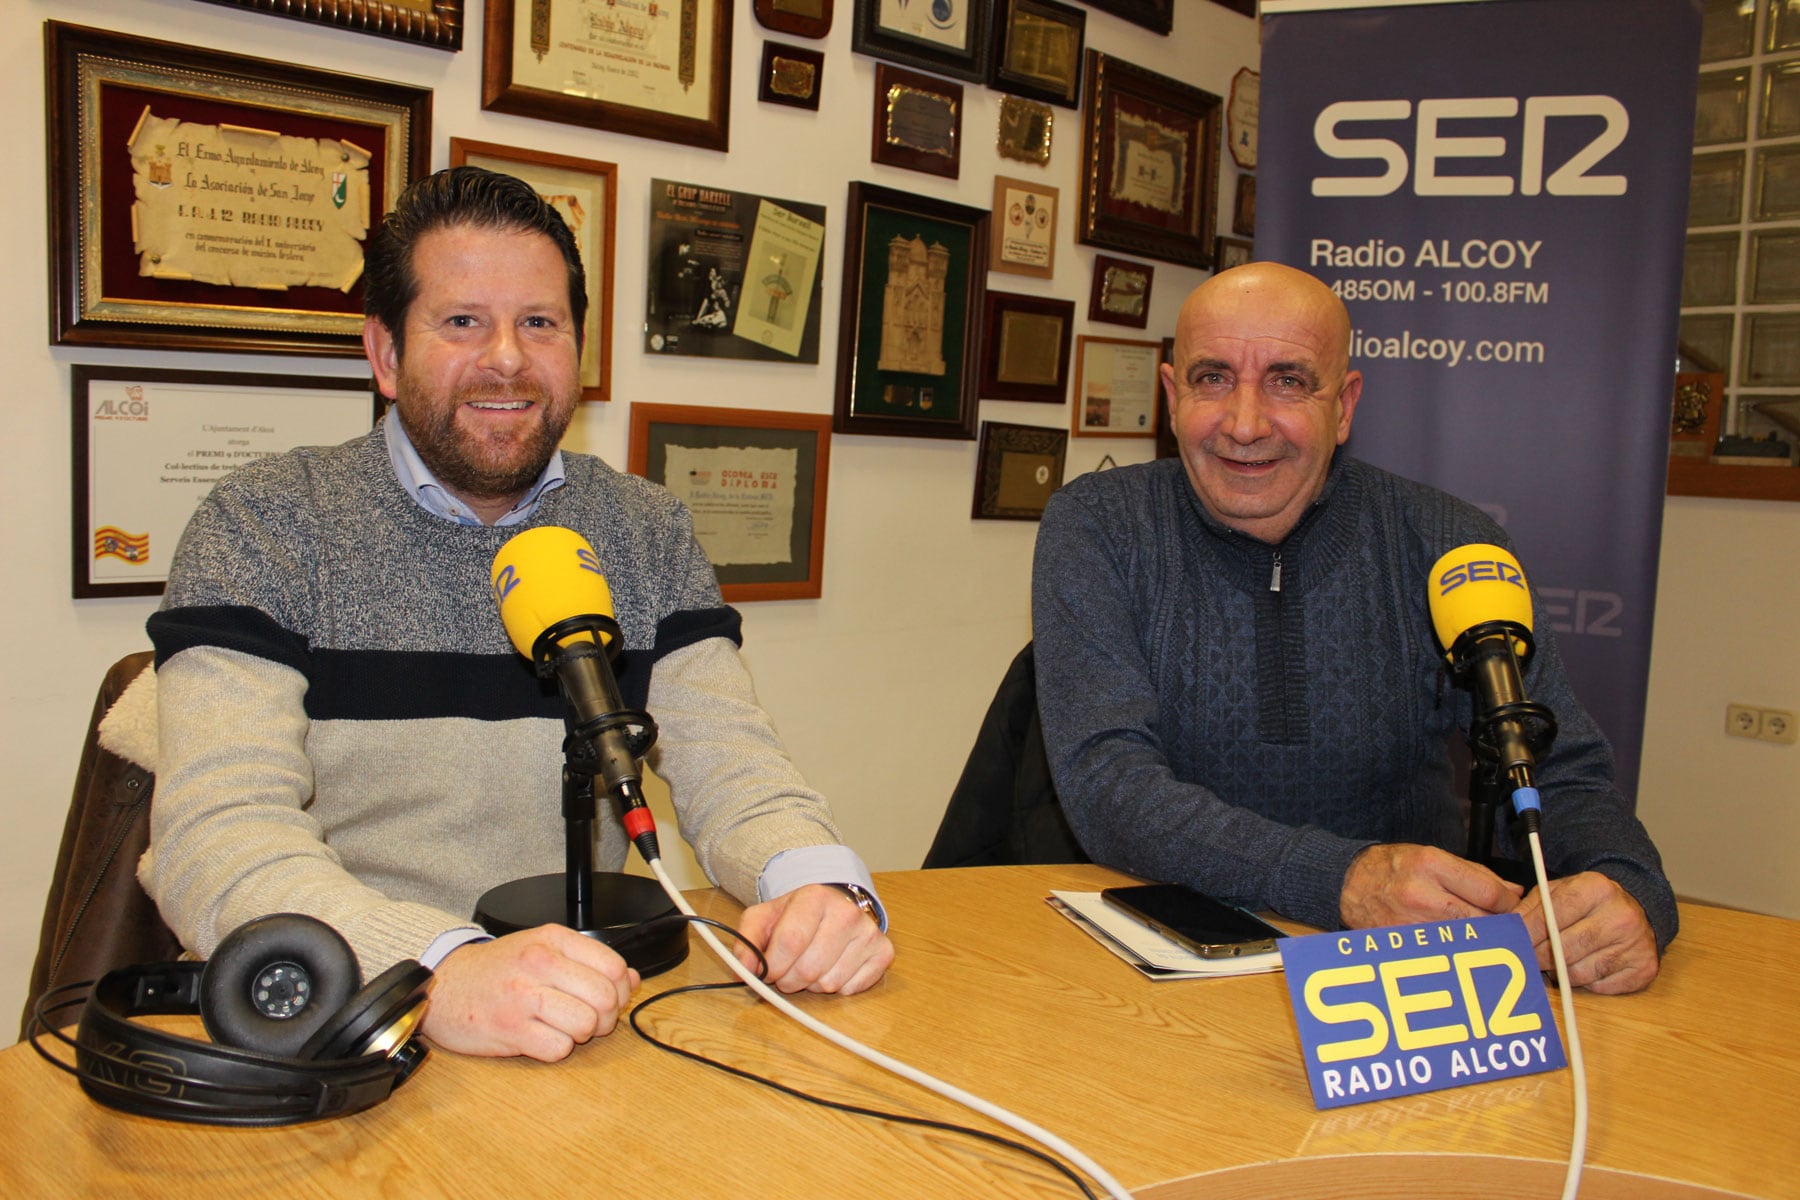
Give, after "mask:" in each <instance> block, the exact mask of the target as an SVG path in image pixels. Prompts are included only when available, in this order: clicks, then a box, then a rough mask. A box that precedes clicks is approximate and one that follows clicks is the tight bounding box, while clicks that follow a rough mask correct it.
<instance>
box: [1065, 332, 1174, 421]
mask: <svg viewBox="0 0 1800 1200" xmlns="http://www.w3.org/2000/svg"><path fill="white" fill-rule="evenodd" d="M1161 365H1162V343H1161V342H1139V341H1131V340H1127V339H1125V338H1106V337H1082V338H1077V339H1076V341H1075V389H1076V390H1075V415H1074V431H1075V436H1076V437H1153V436H1155V434H1156V409H1157V401H1158V399H1159V398H1160V397H1161V395H1162V375H1161V372H1160V371H1159V369H1158V368H1159V367H1160V366H1161Z"/></svg>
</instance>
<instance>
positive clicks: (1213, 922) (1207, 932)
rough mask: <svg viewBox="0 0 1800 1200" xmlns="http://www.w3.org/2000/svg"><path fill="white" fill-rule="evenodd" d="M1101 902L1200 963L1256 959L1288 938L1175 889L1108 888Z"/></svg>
mask: <svg viewBox="0 0 1800 1200" xmlns="http://www.w3.org/2000/svg"><path fill="white" fill-rule="evenodd" d="M1100 898H1101V899H1102V900H1104V901H1105V902H1106V903H1107V904H1110V905H1111V906H1112V907H1114V908H1116V909H1118V910H1119V911H1120V912H1122V913H1124V914H1125V915H1126V916H1128V917H1130V918H1131V919H1132V920H1134V921H1136V922H1138V923H1139V924H1141V925H1144V926H1147V927H1148V928H1150V929H1153V930H1155V931H1156V932H1157V933H1160V934H1162V935H1163V936H1164V937H1166V938H1168V939H1169V940H1170V941H1172V942H1176V943H1178V944H1180V945H1182V946H1184V947H1186V948H1187V949H1189V950H1192V951H1193V952H1194V953H1195V954H1198V955H1199V956H1200V957H1202V958H1235V957H1237V956H1238V955H1240V954H1261V953H1263V952H1264V951H1267V950H1273V949H1274V948H1275V939H1276V938H1278V937H1286V936H1287V935H1286V934H1284V933H1282V931H1281V930H1279V929H1277V928H1275V927H1274V926H1273V925H1271V924H1269V923H1268V922H1267V921H1265V920H1263V919H1262V918H1261V917H1258V916H1257V915H1256V914H1254V913H1252V912H1249V911H1247V910H1245V909H1242V908H1239V907H1237V906H1236V905H1234V904H1226V903H1225V902H1224V901H1223V900H1214V899H1213V898H1212V897H1211V896H1208V895H1206V894H1204V893H1202V892H1196V891H1195V890H1194V889H1193V888H1190V887H1183V886H1182V885H1181V884H1179V883H1146V884H1139V885H1137V886H1134V887H1116V888H1107V889H1105V890H1104V891H1102V892H1101V893H1100Z"/></svg>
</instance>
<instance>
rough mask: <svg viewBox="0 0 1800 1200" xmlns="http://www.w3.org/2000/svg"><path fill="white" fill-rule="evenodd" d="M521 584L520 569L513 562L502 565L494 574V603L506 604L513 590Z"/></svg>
mask: <svg viewBox="0 0 1800 1200" xmlns="http://www.w3.org/2000/svg"><path fill="white" fill-rule="evenodd" d="M518 586H519V570H518V568H517V567H515V566H513V565H512V564H511V563H507V564H506V565H505V566H504V567H501V568H500V570H499V571H498V572H496V573H495V575H494V603H495V604H497V605H504V604H505V603H506V598H507V597H508V596H510V595H512V590H513V589H514V588H516V587H518Z"/></svg>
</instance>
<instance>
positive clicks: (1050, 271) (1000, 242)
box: [988, 175, 1062, 279]
mask: <svg viewBox="0 0 1800 1200" xmlns="http://www.w3.org/2000/svg"><path fill="white" fill-rule="evenodd" d="M1008 188H1011V189H1014V190H1017V191H1028V192H1037V193H1040V194H1042V195H1046V196H1048V197H1049V198H1050V257H1049V260H1048V261H1047V262H1045V263H1044V265H1043V266H1041V267H1039V266H1033V265H1032V264H1030V263H1020V262H1012V261H1009V260H1008V259H1005V258H1003V257H1001V255H1002V253H1003V251H1004V247H1005V245H1006V237H1005V232H1006V213H1005V211H1004V206H1005V204H1006V192H1007V189H1008ZM990 211H991V213H992V220H993V224H992V225H991V226H989V228H988V235H989V236H988V270H990V271H997V272H999V273H1000V274H1002V275H1029V276H1031V277H1033V278H1034V279H1050V278H1053V277H1054V276H1055V275H1056V227H1057V226H1058V225H1059V224H1060V223H1061V221H1062V190H1061V189H1060V188H1055V187H1052V186H1050V185H1049V184H1047V183H1033V182H1031V180H1029V179H1018V178H1015V177H1013V176H1010V175H996V176H994V203H993V204H992V205H991V206H990Z"/></svg>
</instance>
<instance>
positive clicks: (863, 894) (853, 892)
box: [825, 883, 881, 925]
mask: <svg viewBox="0 0 1800 1200" xmlns="http://www.w3.org/2000/svg"><path fill="white" fill-rule="evenodd" d="M825 886H826V887H834V888H836V889H837V890H838V891H840V892H842V893H844V895H846V896H848V897H850V899H851V900H853V901H855V902H856V907H858V908H860V909H862V914H863V916H865V917H867V918H869V920H871V921H873V922H875V923H876V924H877V925H879V924H881V913H880V912H879V911H878V910H877V909H876V908H875V897H873V896H871V895H870V894H869V889H868V888H866V887H863V886H862V885H861V884H857V883H828V884H826V885H825Z"/></svg>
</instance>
